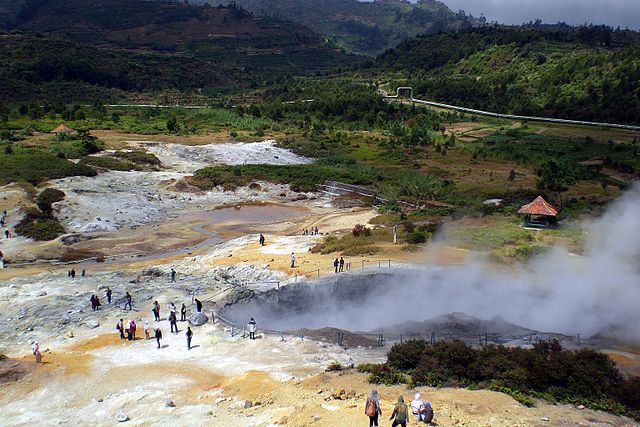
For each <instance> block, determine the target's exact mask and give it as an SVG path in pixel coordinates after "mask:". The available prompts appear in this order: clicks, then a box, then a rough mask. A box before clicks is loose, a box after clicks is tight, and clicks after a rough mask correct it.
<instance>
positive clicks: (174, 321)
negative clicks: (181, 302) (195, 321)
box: [169, 311, 180, 334]
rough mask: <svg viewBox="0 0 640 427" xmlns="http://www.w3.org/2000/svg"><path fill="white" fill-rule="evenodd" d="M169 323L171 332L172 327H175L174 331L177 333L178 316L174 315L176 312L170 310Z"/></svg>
mask: <svg viewBox="0 0 640 427" xmlns="http://www.w3.org/2000/svg"><path fill="white" fill-rule="evenodd" d="M169 323H170V324H171V332H172V333H173V329H174V328H175V330H176V331H175V333H176V334H177V333H178V332H180V331H178V318H177V317H176V312H175V311H172V312H171V314H170V315H169Z"/></svg>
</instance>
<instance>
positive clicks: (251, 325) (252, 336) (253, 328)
mask: <svg viewBox="0 0 640 427" xmlns="http://www.w3.org/2000/svg"><path fill="white" fill-rule="evenodd" d="M247 327H248V329H249V339H251V340H255V339H256V329H257V326H256V321H255V320H254V319H253V317H252V318H251V320H250V321H249V324H248V325H247Z"/></svg>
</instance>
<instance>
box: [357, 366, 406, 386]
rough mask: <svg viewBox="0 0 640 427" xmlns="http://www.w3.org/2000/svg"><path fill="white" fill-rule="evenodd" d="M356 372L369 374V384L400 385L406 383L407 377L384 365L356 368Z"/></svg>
mask: <svg viewBox="0 0 640 427" xmlns="http://www.w3.org/2000/svg"><path fill="white" fill-rule="evenodd" d="M358 371H360V372H368V373H369V378H368V380H369V382H370V383H372V384H384V385H393V384H402V383H405V382H406V381H407V377H406V376H405V375H404V374H403V373H402V372H400V371H398V370H396V369H394V368H392V367H390V366H389V365H387V364H386V363H382V364H373V363H372V364H365V365H360V366H358Z"/></svg>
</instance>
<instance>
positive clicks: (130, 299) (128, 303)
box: [124, 291, 133, 310]
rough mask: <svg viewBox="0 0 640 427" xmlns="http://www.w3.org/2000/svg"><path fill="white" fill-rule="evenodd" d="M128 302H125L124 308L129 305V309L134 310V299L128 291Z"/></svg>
mask: <svg viewBox="0 0 640 427" xmlns="http://www.w3.org/2000/svg"><path fill="white" fill-rule="evenodd" d="M126 298H127V302H125V303H124V309H125V310H126V309H127V306H129V310H133V308H132V307H131V301H132V300H133V298H131V294H130V293H129V292H128V291H127V295H126Z"/></svg>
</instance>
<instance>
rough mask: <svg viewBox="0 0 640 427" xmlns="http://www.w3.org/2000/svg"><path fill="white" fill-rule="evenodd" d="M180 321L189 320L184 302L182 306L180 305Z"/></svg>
mask: <svg viewBox="0 0 640 427" xmlns="http://www.w3.org/2000/svg"><path fill="white" fill-rule="evenodd" d="M180 321H181V322H186V321H187V306H186V305H184V303H182V307H180Z"/></svg>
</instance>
